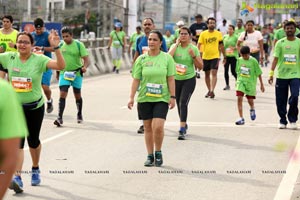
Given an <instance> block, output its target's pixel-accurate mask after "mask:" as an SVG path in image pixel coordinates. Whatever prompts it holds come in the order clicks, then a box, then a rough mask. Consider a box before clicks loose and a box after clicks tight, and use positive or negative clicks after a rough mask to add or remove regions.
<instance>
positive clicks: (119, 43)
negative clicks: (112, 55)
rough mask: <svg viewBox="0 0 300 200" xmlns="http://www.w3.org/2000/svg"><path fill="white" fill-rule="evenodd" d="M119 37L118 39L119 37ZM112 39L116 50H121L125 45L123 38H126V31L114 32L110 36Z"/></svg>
mask: <svg viewBox="0 0 300 200" xmlns="http://www.w3.org/2000/svg"><path fill="white" fill-rule="evenodd" d="M117 35H118V37H117ZM109 36H110V37H112V46H113V47H115V48H121V47H122V45H124V44H123V38H124V37H125V36H126V33H125V32H124V31H112V32H110V34H109ZM118 38H119V39H118Z"/></svg>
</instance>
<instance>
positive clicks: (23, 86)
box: [11, 76, 32, 92]
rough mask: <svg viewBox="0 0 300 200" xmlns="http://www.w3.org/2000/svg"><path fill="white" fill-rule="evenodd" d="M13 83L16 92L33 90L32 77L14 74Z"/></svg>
mask: <svg viewBox="0 0 300 200" xmlns="http://www.w3.org/2000/svg"><path fill="white" fill-rule="evenodd" d="M11 83H12V86H13V88H14V89H15V91H16V92H31V91H32V78H25V77H16V76H13V77H12V78H11Z"/></svg>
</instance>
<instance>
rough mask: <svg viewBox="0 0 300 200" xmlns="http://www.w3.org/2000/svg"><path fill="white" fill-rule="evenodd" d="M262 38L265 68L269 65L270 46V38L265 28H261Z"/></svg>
mask: <svg viewBox="0 0 300 200" xmlns="http://www.w3.org/2000/svg"><path fill="white" fill-rule="evenodd" d="M262 36H263V47H264V52H265V60H264V65H265V67H267V66H268V64H269V52H270V45H272V41H271V36H270V34H269V31H268V27H267V26H264V27H263V29H262ZM262 66H263V65H262Z"/></svg>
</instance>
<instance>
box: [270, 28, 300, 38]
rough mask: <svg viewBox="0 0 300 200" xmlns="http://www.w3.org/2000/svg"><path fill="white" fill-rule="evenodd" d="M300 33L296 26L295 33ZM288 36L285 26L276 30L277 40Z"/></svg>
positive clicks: (275, 36)
mask: <svg viewBox="0 0 300 200" xmlns="http://www.w3.org/2000/svg"><path fill="white" fill-rule="evenodd" d="M298 33H300V30H299V29H298V28H296V32H295V35H297V34H298ZM284 37H286V34H285V31H284V28H280V29H278V30H276V31H275V35H274V38H275V39H276V40H280V39H282V38H284Z"/></svg>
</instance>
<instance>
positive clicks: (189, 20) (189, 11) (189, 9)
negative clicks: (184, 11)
mask: <svg viewBox="0 0 300 200" xmlns="http://www.w3.org/2000/svg"><path fill="white" fill-rule="evenodd" d="M188 3H189V4H188V26H190V24H191V0H188Z"/></svg>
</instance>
